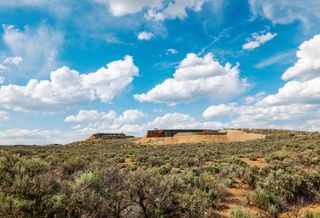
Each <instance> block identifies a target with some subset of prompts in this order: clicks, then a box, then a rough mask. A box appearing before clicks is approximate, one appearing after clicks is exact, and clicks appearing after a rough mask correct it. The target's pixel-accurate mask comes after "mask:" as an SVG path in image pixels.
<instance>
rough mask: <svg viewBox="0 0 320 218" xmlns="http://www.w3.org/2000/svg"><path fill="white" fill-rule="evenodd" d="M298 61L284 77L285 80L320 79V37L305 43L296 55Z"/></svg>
mask: <svg viewBox="0 0 320 218" xmlns="http://www.w3.org/2000/svg"><path fill="white" fill-rule="evenodd" d="M296 55H297V58H298V61H297V62H296V63H295V64H294V66H292V67H290V68H289V69H288V70H286V72H284V74H283V75H282V79H283V80H292V79H296V80H308V79H312V78H316V77H320V35H315V36H314V37H313V38H312V39H310V40H308V41H305V42H303V43H302V44H301V45H300V46H299V50H298V51H297V53H296Z"/></svg>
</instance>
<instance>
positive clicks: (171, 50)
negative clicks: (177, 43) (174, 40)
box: [166, 48, 179, 55]
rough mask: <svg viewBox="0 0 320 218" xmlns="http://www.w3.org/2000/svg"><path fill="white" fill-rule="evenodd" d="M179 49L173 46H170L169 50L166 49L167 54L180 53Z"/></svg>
mask: <svg viewBox="0 0 320 218" xmlns="http://www.w3.org/2000/svg"><path fill="white" fill-rule="evenodd" d="M178 53H179V51H177V50H176V49H173V48H169V49H168V50H167V51H166V55H173V54H178Z"/></svg>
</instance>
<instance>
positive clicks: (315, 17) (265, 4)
mask: <svg viewBox="0 0 320 218" xmlns="http://www.w3.org/2000/svg"><path fill="white" fill-rule="evenodd" d="M249 4H250V8H251V11H252V13H253V15H254V17H256V16H262V17H264V18H265V19H268V20H271V21H272V22H273V23H274V24H288V23H292V22H294V21H300V22H302V23H303V24H304V25H305V27H310V24H317V22H318V21H319V20H320V15H319V10H320V2H319V1H318V0H309V1H300V0H281V1H270V0H269V1H266V0H249Z"/></svg>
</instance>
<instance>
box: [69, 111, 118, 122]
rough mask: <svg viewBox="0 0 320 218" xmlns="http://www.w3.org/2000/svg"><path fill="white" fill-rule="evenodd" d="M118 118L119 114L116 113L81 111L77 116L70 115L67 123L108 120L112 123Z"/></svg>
mask: <svg viewBox="0 0 320 218" xmlns="http://www.w3.org/2000/svg"><path fill="white" fill-rule="evenodd" d="M116 117H117V113H116V112H114V111H109V112H98V111H96V110H89V111H86V110H80V111H79V113H78V114H77V115H70V116H68V117H66V119H65V120H64V121H65V122H67V123H69V122H88V121H98V120H107V121H111V120H114V119H115V118H116Z"/></svg>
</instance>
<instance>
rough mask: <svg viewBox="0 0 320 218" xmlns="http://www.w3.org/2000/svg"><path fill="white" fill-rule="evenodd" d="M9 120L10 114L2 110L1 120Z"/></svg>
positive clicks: (0, 112)
mask: <svg viewBox="0 0 320 218" xmlns="http://www.w3.org/2000/svg"><path fill="white" fill-rule="evenodd" d="M5 120H9V115H8V113H7V112H5V111H0V121H5Z"/></svg>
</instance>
